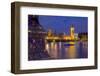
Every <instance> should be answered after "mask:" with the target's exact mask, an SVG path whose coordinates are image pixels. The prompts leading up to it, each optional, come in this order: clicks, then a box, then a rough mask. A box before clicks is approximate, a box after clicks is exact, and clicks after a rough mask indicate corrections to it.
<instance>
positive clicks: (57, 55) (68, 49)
mask: <svg viewBox="0 0 100 76" xmlns="http://www.w3.org/2000/svg"><path fill="white" fill-rule="evenodd" d="M70 44H72V45H70ZM46 50H47V52H48V54H49V55H50V57H51V58H52V59H71V58H72V59H73V58H87V57H88V43H87V41H85V42H50V43H46Z"/></svg>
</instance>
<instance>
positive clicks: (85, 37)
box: [78, 32, 88, 40]
mask: <svg viewBox="0 0 100 76" xmlns="http://www.w3.org/2000/svg"><path fill="white" fill-rule="evenodd" d="M78 38H79V39H80V40H88V33H87V32H82V33H79V34H78Z"/></svg>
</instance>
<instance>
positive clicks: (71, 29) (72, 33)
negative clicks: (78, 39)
mask: <svg viewBox="0 0 100 76" xmlns="http://www.w3.org/2000/svg"><path fill="white" fill-rule="evenodd" d="M74 30H75V29H74V26H73V25H71V27H70V36H71V39H74V38H75V36H74Z"/></svg>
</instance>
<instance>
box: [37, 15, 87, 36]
mask: <svg viewBox="0 0 100 76" xmlns="http://www.w3.org/2000/svg"><path fill="white" fill-rule="evenodd" d="M38 20H39V23H40V24H41V25H42V26H43V28H44V29H45V30H46V31H48V29H52V30H53V32H55V31H56V33H62V32H65V33H66V34H70V26H71V25H74V28H75V33H81V32H88V17H72V16H48V15H38Z"/></svg>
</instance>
